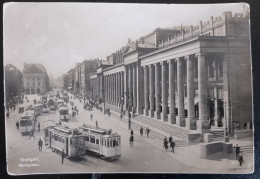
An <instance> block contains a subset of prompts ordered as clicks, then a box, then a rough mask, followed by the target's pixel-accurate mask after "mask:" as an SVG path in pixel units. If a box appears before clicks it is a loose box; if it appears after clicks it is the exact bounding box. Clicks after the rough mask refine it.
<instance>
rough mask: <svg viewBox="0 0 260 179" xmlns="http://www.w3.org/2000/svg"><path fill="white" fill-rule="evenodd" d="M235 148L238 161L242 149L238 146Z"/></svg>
mask: <svg viewBox="0 0 260 179" xmlns="http://www.w3.org/2000/svg"><path fill="white" fill-rule="evenodd" d="M234 148H236V160H237V157H238V154H239V153H240V147H239V146H238V144H237V145H236V147H234Z"/></svg>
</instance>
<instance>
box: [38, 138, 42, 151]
mask: <svg viewBox="0 0 260 179" xmlns="http://www.w3.org/2000/svg"><path fill="white" fill-rule="evenodd" d="M42 145H43V142H42V139H41V138H40V139H39V141H38V146H39V151H42Z"/></svg>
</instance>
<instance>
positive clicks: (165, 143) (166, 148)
mask: <svg viewBox="0 0 260 179" xmlns="http://www.w3.org/2000/svg"><path fill="white" fill-rule="evenodd" d="M163 147H164V148H165V151H167V150H168V141H167V137H165V138H164V139H163Z"/></svg>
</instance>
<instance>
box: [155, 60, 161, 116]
mask: <svg viewBox="0 0 260 179" xmlns="http://www.w3.org/2000/svg"><path fill="white" fill-rule="evenodd" d="M154 65H155V100H156V102H155V104H156V106H155V108H156V112H155V117H156V119H160V118H161V83H160V77H161V75H160V64H159V63H156V64H154Z"/></svg>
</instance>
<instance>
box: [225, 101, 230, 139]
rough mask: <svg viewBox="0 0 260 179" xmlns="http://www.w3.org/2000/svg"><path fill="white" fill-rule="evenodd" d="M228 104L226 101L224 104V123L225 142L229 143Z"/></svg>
mask: <svg viewBox="0 0 260 179" xmlns="http://www.w3.org/2000/svg"><path fill="white" fill-rule="evenodd" d="M226 109H227V103H226V101H225V102H224V110H225V112H224V123H225V129H224V142H229V137H228V129H227V111H226Z"/></svg>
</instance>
